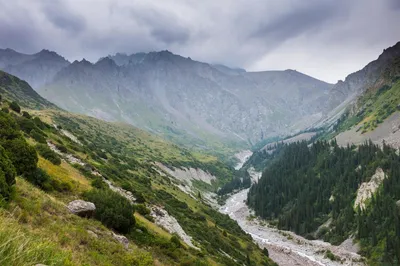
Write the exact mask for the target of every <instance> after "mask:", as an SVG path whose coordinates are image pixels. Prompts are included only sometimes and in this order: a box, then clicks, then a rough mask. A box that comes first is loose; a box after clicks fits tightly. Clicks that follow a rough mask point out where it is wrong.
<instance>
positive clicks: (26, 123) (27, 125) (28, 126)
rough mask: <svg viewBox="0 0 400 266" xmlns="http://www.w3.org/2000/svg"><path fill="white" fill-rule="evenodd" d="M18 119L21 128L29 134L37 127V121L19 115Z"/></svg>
mask: <svg viewBox="0 0 400 266" xmlns="http://www.w3.org/2000/svg"><path fill="white" fill-rule="evenodd" d="M16 120H17V122H18V125H19V128H20V129H21V130H22V131H24V132H25V133H27V134H29V133H30V132H31V131H32V130H34V129H35V128H36V125H35V123H34V122H33V121H32V120H31V119H28V118H25V117H18V119H16Z"/></svg>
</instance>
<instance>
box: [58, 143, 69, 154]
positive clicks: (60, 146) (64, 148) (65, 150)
mask: <svg viewBox="0 0 400 266" xmlns="http://www.w3.org/2000/svg"><path fill="white" fill-rule="evenodd" d="M55 145H56V147H57V149H59V150H60V151H61V152H62V153H67V152H68V149H67V147H65V146H64V145H62V144H55Z"/></svg>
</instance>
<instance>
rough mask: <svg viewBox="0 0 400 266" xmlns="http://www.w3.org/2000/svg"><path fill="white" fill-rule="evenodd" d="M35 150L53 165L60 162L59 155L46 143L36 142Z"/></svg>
mask: <svg viewBox="0 0 400 266" xmlns="http://www.w3.org/2000/svg"><path fill="white" fill-rule="evenodd" d="M36 150H37V151H38V153H39V154H40V155H41V156H42V157H43V158H45V159H46V160H49V161H50V162H51V163H52V164H54V165H60V164H61V158H60V156H59V155H58V154H57V153H55V152H54V151H52V150H51V149H50V148H49V147H48V146H47V145H46V144H37V145H36Z"/></svg>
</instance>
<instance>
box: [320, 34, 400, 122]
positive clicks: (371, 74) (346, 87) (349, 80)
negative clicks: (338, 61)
mask: <svg viewBox="0 0 400 266" xmlns="http://www.w3.org/2000/svg"><path fill="white" fill-rule="evenodd" d="M399 58H400V42H398V43H397V44H395V45H394V46H392V47H389V48H387V49H385V50H384V51H383V53H382V54H381V55H380V56H379V57H378V58H377V59H376V60H374V61H372V62H370V63H369V64H368V65H366V66H365V67H364V68H363V69H361V70H359V71H357V72H355V73H352V74H350V75H348V76H347V77H346V78H345V80H344V81H339V82H338V83H336V84H335V85H334V86H333V87H332V89H331V90H330V92H329V95H328V100H327V104H326V107H325V110H324V114H325V116H324V117H325V120H327V121H330V122H334V121H335V120H336V119H337V118H339V116H340V115H342V114H343V112H344V111H345V110H346V107H348V106H349V105H352V104H354V102H355V101H356V100H357V99H358V98H359V97H360V96H362V94H363V93H365V92H366V91H367V90H371V89H378V88H379V87H381V86H383V85H385V83H387V82H388V81H389V82H390V79H391V78H390V77H396V76H397V75H399V73H400V70H399V66H398V65H399V63H398V62H399V60H400V59H399ZM332 118H333V119H332Z"/></svg>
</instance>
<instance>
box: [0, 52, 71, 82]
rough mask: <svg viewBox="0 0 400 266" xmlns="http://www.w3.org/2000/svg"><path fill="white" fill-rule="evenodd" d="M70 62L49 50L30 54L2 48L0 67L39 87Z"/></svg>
mask: <svg viewBox="0 0 400 266" xmlns="http://www.w3.org/2000/svg"><path fill="white" fill-rule="evenodd" d="M69 64H70V63H69V62H68V61H67V60H65V59H64V58H63V57H62V56H60V55H58V54H57V53H55V52H52V51H49V50H42V51H40V52H38V53H36V54H32V55H28V54H22V53H19V52H16V51H14V50H12V49H0V69H1V70H3V71H5V72H7V73H10V74H12V75H15V76H17V77H19V78H20V79H23V80H25V81H27V82H28V83H29V84H30V85H31V86H32V87H33V88H35V89H37V88H39V87H42V86H44V85H45V84H47V83H48V82H50V81H51V80H52V79H53V77H54V76H55V74H56V73H57V72H58V71H60V70H61V69H62V68H64V67H66V66H67V65H69Z"/></svg>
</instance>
